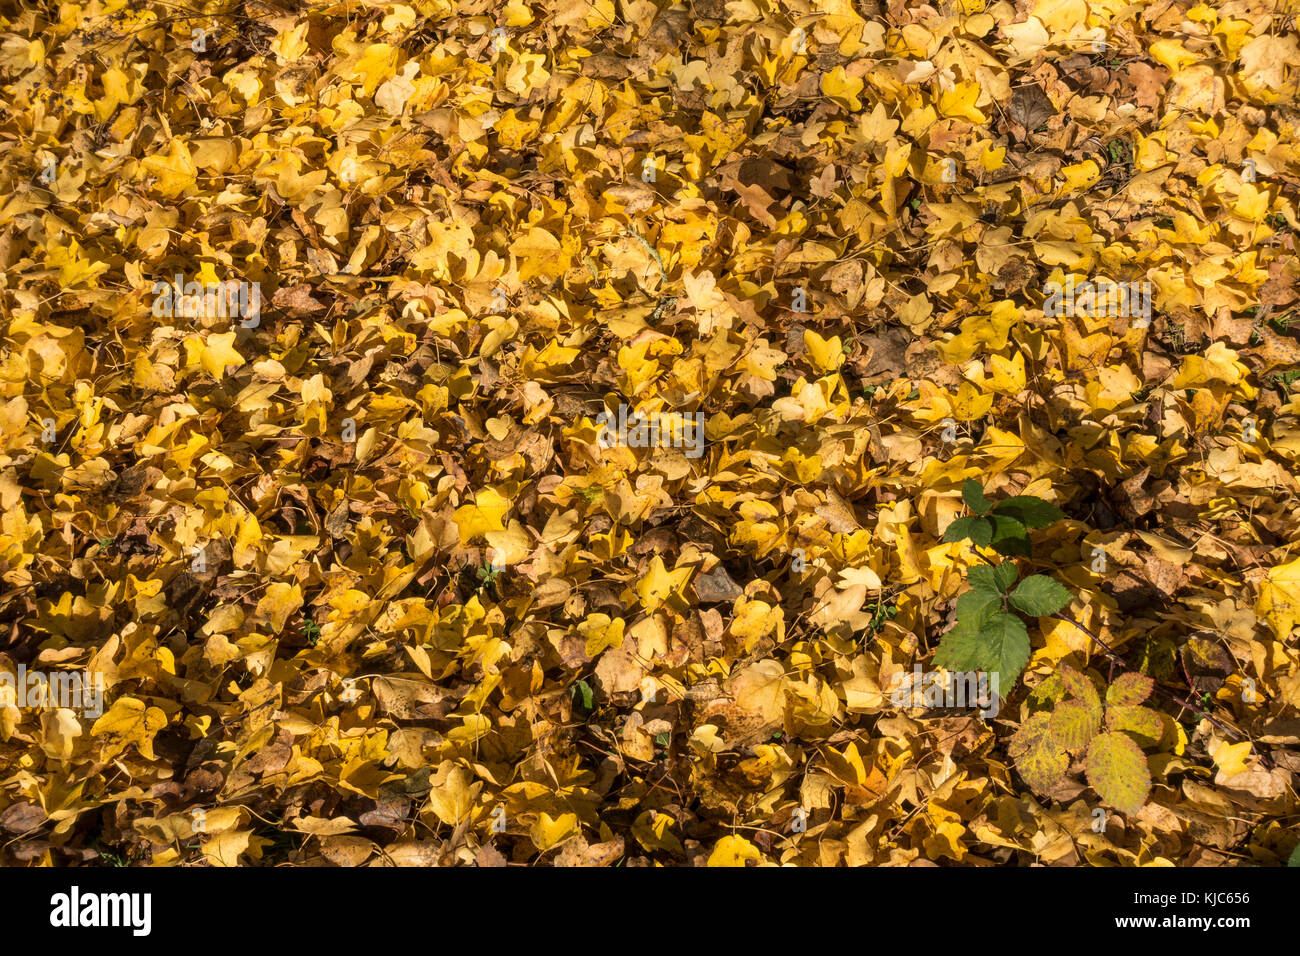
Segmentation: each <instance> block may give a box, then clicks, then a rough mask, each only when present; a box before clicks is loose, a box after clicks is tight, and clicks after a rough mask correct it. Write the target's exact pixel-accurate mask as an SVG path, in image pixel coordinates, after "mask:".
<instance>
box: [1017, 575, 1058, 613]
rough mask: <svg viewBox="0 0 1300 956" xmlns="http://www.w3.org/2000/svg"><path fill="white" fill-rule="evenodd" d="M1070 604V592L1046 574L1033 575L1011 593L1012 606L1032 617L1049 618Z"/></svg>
mask: <svg viewBox="0 0 1300 956" xmlns="http://www.w3.org/2000/svg"><path fill="white" fill-rule="evenodd" d="M1069 603H1070V592H1069V591H1067V590H1066V589H1065V588H1064V587H1062V586H1061V585H1060V583H1058V582H1057V581H1056V580H1054V579H1053V578H1049V577H1048V576H1047V575H1045V574H1031V575H1030V576H1029V577H1027V578H1025V579H1024V580H1023V581H1021V582H1020V584H1018V585H1017V586H1016V589H1015V590H1014V591H1012V592H1011V606H1012V607H1014V608H1015V609H1016V610H1017V611H1020V612H1021V613H1022V614H1027V615H1029V616H1030V617H1047V616H1048V615H1051V614H1055V613H1056V612H1057V611H1059V610H1061V608H1063V607H1065V606H1066V605H1067V604H1069Z"/></svg>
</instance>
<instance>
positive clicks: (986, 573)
mask: <svg viewBox="0 0 1300 956" xmlns="http://www.w3.org/2000/svg"><path fill="white" fill-rule="evenodd" d="M1019 574H1020V572H1019V571H1017V570H1016V563H1015V562H1014V561H1003V562H1002V563H1001V564H999V565H996V566H991V565H987V564H977V565H975V567H973V568H971V569H970V583H971V587H974V588H983V589H984V590H986V591H995V592H997V593H998V594H1006V593H1007V589H1008V588H1010V587H1011V585H1013V584H1015V583H1016V578H1017V576H1019Z"/></svg>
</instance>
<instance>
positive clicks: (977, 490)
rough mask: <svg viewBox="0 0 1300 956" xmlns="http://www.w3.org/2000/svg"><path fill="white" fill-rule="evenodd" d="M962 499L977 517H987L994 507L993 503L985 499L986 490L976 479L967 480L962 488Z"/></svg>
mask: <svg viewBox="0 0 1300 956" xmlns="http://www.w3.org/2000/svg"><path fill="white" fill-rule="evenodd" d="M961 497H962V500H963V501H965V502H966V507H967V508H969V509H970V510H971V511H972V512H974V513H975V514H977V515H986V514H988V513H989V509H990V508H992V507H993V502H991V501H989V500H988V499H987V498H985V497H984V489H983V488H981V487H980V483H979V482H978V481H976V480H975V479H974V478H967V479H966V483H965V484H964V485H962V486H961Z"/></svg>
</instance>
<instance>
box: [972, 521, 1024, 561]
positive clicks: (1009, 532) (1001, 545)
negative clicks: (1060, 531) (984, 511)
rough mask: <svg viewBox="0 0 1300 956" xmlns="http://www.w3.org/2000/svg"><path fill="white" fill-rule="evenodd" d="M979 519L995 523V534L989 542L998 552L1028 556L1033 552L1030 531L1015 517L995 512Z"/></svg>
mask: <svg viewBox="0 0 1300 956" xmlns="http://www.w3.org/2000/svg"><path fill="white" fill-rule="evenodd" d="M978 520H980V521H991V522H992V523H993V534H992V539H991V540H990V542H989V543H990V544H991V545H993V550H994V551H996V552H997V553H998V554H1004V555H1007V556H1008V557H1010V556H1019V557H1024V558H1027V557H1029V556H1030V555H1031V554H1032V553H1033V550H1032V548H1031V547H1030V544H1029V532H1028V531H1027V530H1026V529H1025V526H1024V525H1023V524H1021V523H1020V522H1019V521H1017V520H1016V519H1015V518H1008V517H1006V516H1005V515H999V514H993V515H990V516H989V517H988V518H980V519H978Z"/></svg>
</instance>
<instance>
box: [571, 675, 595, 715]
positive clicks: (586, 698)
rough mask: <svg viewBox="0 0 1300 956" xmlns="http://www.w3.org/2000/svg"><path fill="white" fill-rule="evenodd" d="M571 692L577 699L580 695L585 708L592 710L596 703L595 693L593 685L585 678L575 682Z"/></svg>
mask: <svg viewBox="0 0 1300 956" xmlns="http://www.w3.org/2000/svg"><path fill="white" fill-rule="evenodd" d="M570 693H572V694H573V697H574V699H575V700H576V699H577V698H578V697H581V698H582V709H583V710H591V708H592V706H593V705H594V704H595V695H594V694H592V692H591V685H590V684H588V683H587V682H586V681H585V680H580V681H578V682H577V683H576V684H574V685H573V687H572V688H570Z"/></svg>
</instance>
